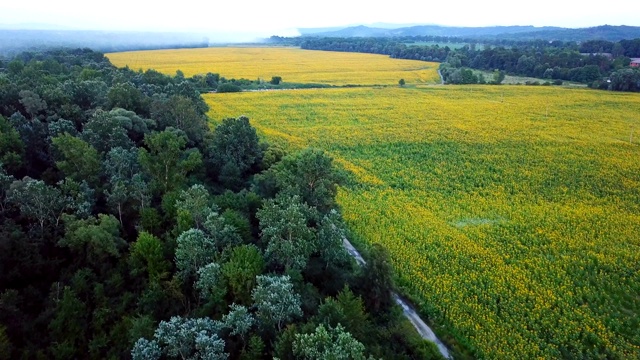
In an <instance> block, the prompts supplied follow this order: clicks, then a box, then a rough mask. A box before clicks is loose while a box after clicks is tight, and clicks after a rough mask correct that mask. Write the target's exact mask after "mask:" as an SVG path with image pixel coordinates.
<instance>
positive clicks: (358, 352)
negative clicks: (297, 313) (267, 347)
mask: <svg viewBox="0 0 640 360" xmlns="http://www.w3.org/2000/svg"><path fill="white" fill-rule="evenodd" d="M293 352H294V354H295V355H297V356H299V357H300V358H301V359H307V360H350V359H353V360H365V356H364V345H362V343H361V342H359V341H358V340H356V339H354V338H353V336H351V334H350V333H349V332H347V331H345V330H344V328H343V327H342V326H341V325H338V326H336V327H335V328H331V327H330V328H329V330H327V329H326V328H325V327H324V325H322V324H320V325H318V327H316V330H315V331H314V332H313V333H311V334H296V340H295V341H294V342H293Z"/></svg>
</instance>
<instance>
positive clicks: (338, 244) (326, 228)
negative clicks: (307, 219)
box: [317, 210, 349, 267]
mask: <svg viewBox="0 0 640 360" xmlns="http://www.w3.org/2000/svg"><path fill="white" fill-rule="evenodd" d="M346 238H347V235H346V230H345V226H344V223H343V222H342V218H341V216H340V214H339V213H338V212H337V211H336V210H331V211H330V212H329V213H328V214H327V215H325V216H324V217H323V218H322V219H321V220H320V224H319V226H318V241H317V248H318V250H319V252H320V256H321V257H322V259H323V261H324V262H325V264H326V266H327V267H328V266H329V265H330V264H341V263H344V262H345V261H346V259H348V257H349V254H348V253H347V251H346V250H345V248H344V245H343V242H344V239H346Z"/></svg>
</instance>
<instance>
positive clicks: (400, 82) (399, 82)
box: [398, 79, 406, 87]
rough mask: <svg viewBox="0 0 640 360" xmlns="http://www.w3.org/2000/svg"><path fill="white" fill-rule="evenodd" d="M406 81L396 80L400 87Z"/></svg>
mask: <svg viewBox="0 0 640 360" xmlns="http://www.w3.org/2000/svg"><path fill="white" fill-rule="evenodd" d="M405 84H406V83H405V81H404V79H400V80H398V85H400V86H401V87H402V86H404V85H405Z"/></svg>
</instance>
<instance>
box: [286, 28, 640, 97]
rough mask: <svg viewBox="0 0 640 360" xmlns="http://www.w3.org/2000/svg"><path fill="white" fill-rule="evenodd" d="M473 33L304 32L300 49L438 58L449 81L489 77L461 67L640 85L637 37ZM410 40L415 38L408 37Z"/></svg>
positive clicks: (607, 85)
mask: <svg viewBox="0 0 640 360" xmlns="http://www.w3.org/2000/svg"><path fill="white" fill-rule="evenodd" d="M442 40H446V42H451V41H460V42H468V43H470V44H468V45H465V46H463V47H461V48H457V49H454V48H450V47H449V46H447V45H445V44H442V45H444V46H440V45H430V46H423V45H418V44H415V42H417V41H442ZM468 40H471V39H442V38H440V37H415V38H400V39H395V38H306V39H303V40H298V41H299V42H300V46H301V47H302V48H303V49H310V50H327V51H349V52H363V53H373V54H384V55H389V56H391V57H392V58H398V59H412V60H422V61H435V62H442V63H443V64H442V67H441V70H442V74H443V77H444V78H445V81H446V82H447V83H453V84H469V83H485V82H486V83H490V82H491V80H489V79H483V78H482V77H478V76H477V75H474V74H472V75H473V76H468V74H470V73H469V72H466V73H467V76H465V69H477V70H484V71H490V72H493V71H496V70H498V71H503V72H505V73H506V74H510V75H519V76H528V77H535V78H540V79H546V80H547V81H549V83H552V82H553V81H556V83H557V82H558V81H560V82H561V81H574V82H580V83H585V84H588V85H589V86H591V87H593V88H599V89H608V90H616V91H640V70H639V69H637V68H635V69H634V68H631V67H629V64H630V62H631V58H635V57H640V39H635V40H621V41H619V42H609V41H603V40H594V41H586V42H583V43H580V44H578V43H576V42H562V41H551V42H550V41H527V42H523V41H513V40H512V41H508V40H501V41H487V42H484V43H483V44H477V43H476V42H475V41H468ZM412 42H413V43H412Z"/></svg>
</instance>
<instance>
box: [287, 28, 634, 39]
mask: <svg viewBox="0 0 640 360" xmlns="http://www.w3.org/2000/svg"><path fill="white" fill-rule="evenodd" d="M299 30H302V29H299ZM314 30H315V31H314V32H313V33H310V32H307V33H305V32H303V31H301V33H302V35H306V36H317V37H401V36H447V37H461V38H476V39H509V40H534V39H542V40H563V41H585V40H595V39H597V40H608V41H619V40H623V39H635V38H640V27H636V26H610V25H603V26H597V27H591V28H581V29H570V28H561V27H552V26H545V27H534V26H487V27H451V26H438V25H418V26H408V27H399V28H395V29H389V28H386V27H384V28H383V27H369V26H364V25H360V26H351V27H347V28H342V29H339V30H336V29H335V28H331V29H329V28H327V29H325V30H326V31H321V30H322V29H314Z"/></svg>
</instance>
